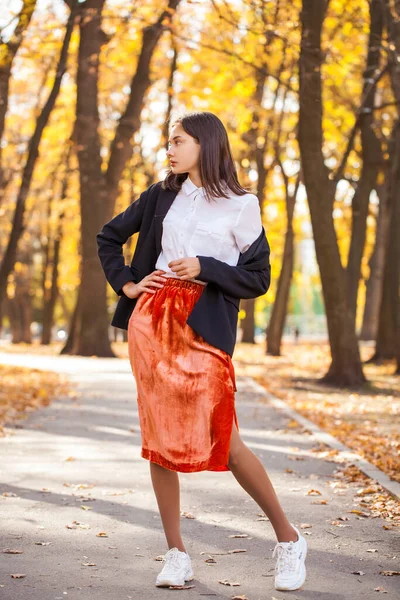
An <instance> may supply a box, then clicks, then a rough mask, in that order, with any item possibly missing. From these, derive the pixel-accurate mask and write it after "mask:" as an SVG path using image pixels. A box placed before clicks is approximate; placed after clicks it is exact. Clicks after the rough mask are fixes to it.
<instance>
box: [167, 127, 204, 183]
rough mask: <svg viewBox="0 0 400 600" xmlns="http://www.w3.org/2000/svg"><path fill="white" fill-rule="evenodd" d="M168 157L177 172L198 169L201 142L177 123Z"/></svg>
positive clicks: (171, 137) (171, 135) (172, 131)
mask: <svg viewBox="0 0 400 600" xmlns="http://www.w3.org/2000/svg"><path fill="white" fill-rule="evenodd" d="M167 157H168V159H169V161H170V163H171V171H172V172H173V173H175V174H178V173H190V172H193V171H196V170H197V169H198V164H199V157H200V144H199V143H198V142H197V141H196V140H195V139H194V138H193V137H192V136H191V135H189V134H188V133H186V131H185V130H184V129H183V127H182V125H181V124H180V123H177V124H176V125H174V126H173V128H172V129H171V133H170V136H169V147H168V150H167Z"/></svg>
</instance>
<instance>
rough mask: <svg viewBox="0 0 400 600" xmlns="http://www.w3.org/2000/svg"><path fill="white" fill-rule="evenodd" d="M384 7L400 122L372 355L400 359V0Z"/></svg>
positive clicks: (399, 123)
mask: <svg viewBox="0 0 400 600" xmlns="http://www.w3.org/2000/svg"><path fill="white" fill-rule="evenodd" d="M384 8H385V20H386V26H387V30H388V38H389V42H390V46H389V48H390V52H389V68H390V80H391V86H392V90H393V94H394V97H395V100H396V108H397V121H396V123H395V125H394V136H393V138H394V144H393V145H392V152H391V156H390V165H391V173H390V179H389V192H388V202H389V210H391V217H390V230H389V240H388V250H387V254H386V265H385V273H384V283H383V297H382V305H381V311H380V322H379V329H378V338H377V343H376V350H375V355H374V357H373V358H372V360H375V361H377V360H380V359H382V358H396V357H397V356H398V338H399V337H400V323H399V312H400V294H399V287H400V236H399V231H400V65H399V62H398V56H399V54H400V0H395V2H394V3H391V2H390V1H389V0H384Z"/></svg>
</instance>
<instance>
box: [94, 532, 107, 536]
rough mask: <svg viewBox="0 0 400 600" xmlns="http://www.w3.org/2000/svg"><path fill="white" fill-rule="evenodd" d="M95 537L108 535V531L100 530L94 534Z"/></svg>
mask: <svg viewBox="0 0 400 600" xmlns="http://www.w3.org/2000/svg"><path fill="white" fill-rule="evenodd" d="M96 537H108V533H106V532H105V531H100V533H97V534H96Z"/></svg>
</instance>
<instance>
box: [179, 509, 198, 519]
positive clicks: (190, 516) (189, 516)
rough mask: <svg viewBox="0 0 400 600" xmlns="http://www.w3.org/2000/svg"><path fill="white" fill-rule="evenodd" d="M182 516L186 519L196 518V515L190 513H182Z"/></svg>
mask: <svg viewBox="0 0 400 600" xmlns="http://www.w3.org/2000/svg"><path fill="white" fill-rule="evenodd" d="M181 516H182V517H185V518H186V519H195V518H196V517H195V516H194V515H192V513H190V512H185V511H183V512H181Z"/></svg>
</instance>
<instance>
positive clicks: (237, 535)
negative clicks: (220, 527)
mask: <svg viewBox="0 0 400 600" xmlns="http://www.w3.org/2000/svg"><path fill="white" fill-rule="evenodd" d="M228 537H230V538H248V537H249V536H248V535H247V533H234V534H233V535H228Z"/></svg>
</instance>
